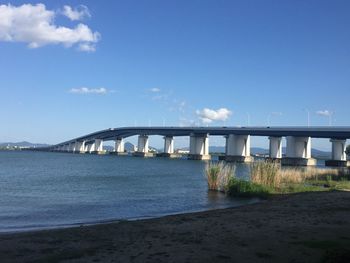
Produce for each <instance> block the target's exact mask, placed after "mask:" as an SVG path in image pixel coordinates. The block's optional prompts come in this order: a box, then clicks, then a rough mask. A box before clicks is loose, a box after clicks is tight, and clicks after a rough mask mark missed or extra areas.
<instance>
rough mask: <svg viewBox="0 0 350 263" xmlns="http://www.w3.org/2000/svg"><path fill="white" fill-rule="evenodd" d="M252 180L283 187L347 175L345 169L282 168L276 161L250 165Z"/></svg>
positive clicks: (274, 186) (257, 182)
mask: <svg viewBox="0 0 350 263" xmlns="http://www.w3.org/2000/svg"><path fill="white" fill-rule="evenodd" d="M250 171H251V173H250V180H251V181H252V182H253V183H256V184H260V185H265V186H268V187H273V188H281V187H283V186H284V185H286V184H301V183H304V182H305V181H306V180H327V178H335V179H336V178H339V177H342V176H345V175H346V172H344V171H345V170H340V169H321V168H316V167H307V168H304V169H302V168H281V166H280V165H279V164H278V163H274V162H256V163H253V164H251V166H250Z"/></svg>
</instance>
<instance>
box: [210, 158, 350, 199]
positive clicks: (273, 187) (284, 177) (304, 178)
mask: <svg viewBox="0 0 350 263" xmlns="http://www.w3.org/2000/svg"><path fill="white" fill-rule="evenodd" d="M206 177H207V180H208V187H209V189H210V190H217V191H221V192H225V193H226V194H228V195H231V196H240V197H249V196H256V197H267V196H269V195H272V194H286V193H298V192H310V191H330V190H343V189H350V172H349V170H346V169H320V168H304V169H303V168H282V167H281V166H280V164H278V163H276V162H256V163H252V164H251V166H250V178H249V179H248V180H244V179H240V178H237V177H236V176H235V169H234V167H233V166H232V165H229V164H224V163H223V162H219V163H208V164H207V166H206Z"/></svg>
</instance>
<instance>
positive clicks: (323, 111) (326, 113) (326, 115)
mask: <svg viewBox="0 0 350 263" xmlns="http://www.w3.org/2000/svg"><path fill="white" fill-rule="evenodd" d="M316 114H317V115H320V116H325V117H329V116H331V115H332V112H331V111H329V110H319V111H316Z"/></svg>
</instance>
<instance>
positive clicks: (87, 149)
mask: <svg viewBox="0 0 350 263" xmlns="http://www.w3.org/2000/svg"><path fill="white" fill-rule="evenodd" d="M93 151H95V143H94V142H93V143H89V144H85V152H87V153H92V152H93Z"/></svg>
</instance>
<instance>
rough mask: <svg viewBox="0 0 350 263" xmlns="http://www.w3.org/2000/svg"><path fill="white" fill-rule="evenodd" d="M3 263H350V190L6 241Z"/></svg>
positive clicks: (2, 240) (0, 246)
mask: <svg viewBox="0 0 350 263" xmlns="http://www.w3.org/2000/svg"><path fill="white" fill-rule="evenodd" d="M0 261H1V262H350V192H322V193H305V194H296V195H289V196H276V197H274V198H271V199H269V200H267V201H263V202H261V203H258V204H253V205H247V206H243V207H238V208H229V209H222V210H213V211H207V212H200V213H192V214H183V215H174V216H166V217H162V218H157V219H148V220H139V221H122V222H115V223H108V224H102V225H94V226H81V227H77V228H68V229H55V230H45V231H36V232H27V233H16V234H1V235H0Z"/></svg>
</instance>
